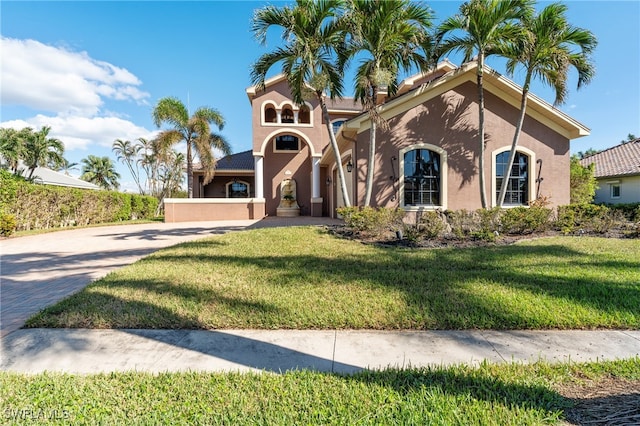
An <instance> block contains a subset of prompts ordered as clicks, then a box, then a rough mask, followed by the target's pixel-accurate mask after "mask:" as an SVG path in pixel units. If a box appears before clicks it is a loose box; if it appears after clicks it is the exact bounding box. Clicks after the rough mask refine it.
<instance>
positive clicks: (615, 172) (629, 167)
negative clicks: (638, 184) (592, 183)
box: [580, 138, 640, 178]
mask: <svg viewBox="0 0 640 426" xmlns="http://www.w3.org/2000/svg"><path fill="white" fill-rule="evenodd" d="M592 163H595V164H596V173H595V177H597V178H598V177H610V176H630V175H640V138H638V139H635V140H633V141H631V142H627V143H623V144H620V145H616V146H614V147H612V148H609V149H605V150H604V151H600V152H598V153H597V154H593V155H590V156H588V157H586V158H583V159H582V160H580V164H582V165H583V166H588V165H589V164H592Z"/></svg>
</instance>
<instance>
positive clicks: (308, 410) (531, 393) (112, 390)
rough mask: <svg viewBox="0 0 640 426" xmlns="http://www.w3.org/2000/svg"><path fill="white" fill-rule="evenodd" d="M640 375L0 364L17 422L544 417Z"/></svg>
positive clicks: (503, 369) (592, 368)
mask: <svg viewBox="0 0 640 426" xmlns="http://www.w3.org/2000/svg"><path fill="white" fill-rule="evenodd" d="M612 377H615V378H624V379H627V380H640V358H635V359H630V360H625V361H615V362H603V363H596V364H554V365H550V364H546V363H536V364H530V365H522V364H501V365H496V364H493V365H491V364H482V365H480V366H479V367H475V368H472V367H467V366H454V367H446V368H445V367H432V368H422V369H409V370H385V371H370V372H362V373H358V374H355V375H349V376H343V375H337V374H322V373H314V372H308V371H306V372H305V371H300V372H289V373H285V374H281V375H276V374H268V373H263V374H253V373H252V374H247V373H245V374H240V373H227V374H216V373H164V374H155V375H153V374H145V373H135V372H131V373H113V374H100V375H88V376H82V375H79V376H73V375H67V374H52V373H45V374H38V375H18V374H12V373H0V413H1V414H2V415H3V416H4V417H3V419H4V420H5V422H6V423H11V422H12V421H13V422H14V423H15V424H35V423H38V424H108V425H133V424H145V425H146V424H171V425H186V424H189V425H194V424H201V425H216V424H224V425H243V424H246V425H256V424H261V425H298V424H300V425H302V424H340V425H355V424H358V425H361V424H362V425H370V424H376V425H394V424H397V425H410V424H415V425H419V424H433V425H507V424H509V425H539V424H554V423H558V422H559V421H561V420H562V419H563V418H565V417H566V415H567V411H566V410H568V409H570V408H571V407H572V405H573V403H572V401H571V400H570V399H568V398H566V397H564V396H562V394H561V393H560V392H559V388H560V387H562V388H564V389H566V388H567V386H578V387H580V386H583V385H584V383H585V381H588V382H591V383H593V382H594V381H595V382H597V381H599V380H601V379H607V378H612Z"/></svg>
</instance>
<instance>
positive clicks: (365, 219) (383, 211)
mask: <svg viewBox="0 0 640 426" xmlns="http://www.w3.org/2000/svg"><path fill="white" fill-rule="evenodd" d="M337 212H338V214H339V215H340V216H342V217H343V219H344V221H345V223H346V225H347V226H348V227H349V228H351V229H353V230H354V231H356V232H359V233H363V234H367V235H370V236H381V235H383V234H384V233H385V232H387V231H393V230H397V229H400V228H401V227H402V223H403V222H402V220H403V218H404V210H402V209H391V208H386V207H380V208H377V209H376V208H373V207H362V208H360V207H340V208H338V209H337Z"/></svg>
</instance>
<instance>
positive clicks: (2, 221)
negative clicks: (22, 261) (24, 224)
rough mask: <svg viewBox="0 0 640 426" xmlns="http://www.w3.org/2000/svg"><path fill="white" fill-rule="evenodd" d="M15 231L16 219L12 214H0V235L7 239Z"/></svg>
mask: <svg viewBox="0 0 640 426" xmlns="http://www.w3.org/2000/svg"><path fill="white" fill-rule="evenodd" d="M15 230H16V217H15V216H14V215H12V214H6V213H0V235H2V236H5V237H8V236H10V235H11V234H13V233H14V232H15Z"/></svg>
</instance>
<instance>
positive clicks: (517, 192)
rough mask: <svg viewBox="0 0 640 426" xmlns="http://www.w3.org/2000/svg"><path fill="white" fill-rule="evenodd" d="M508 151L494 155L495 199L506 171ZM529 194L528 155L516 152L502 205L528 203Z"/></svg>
mask: <svg viewBox="0 0 640 426" xmlns="http://www.w3.org/2000/svg"><path fill="white" fill-rule="evenodd" d="M509 153H510V152H509V151H504V152H501V153H499V154H497V155H496V175H495V176H496V186H495V189H496V199H497V198H498V197H499V195H500V189H501V188H502V181H503V180H504V176H505V174H506V171H507V166H508V163H509ZM529 196H530V194H529V156H528V155H526V154H523V153H522V152H517V153H516V156H515V158H514V160H513V166H512V167H511V175H510V176H509V182H508V186H507V192H506V193H505V196H504V203H503V205H506V206H522V205H528V203H529V199H530V198H529Z"/></svg>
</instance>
